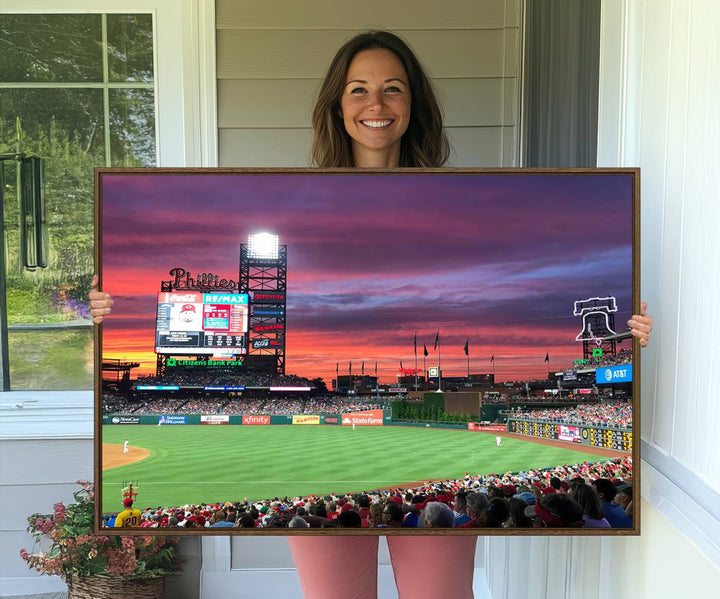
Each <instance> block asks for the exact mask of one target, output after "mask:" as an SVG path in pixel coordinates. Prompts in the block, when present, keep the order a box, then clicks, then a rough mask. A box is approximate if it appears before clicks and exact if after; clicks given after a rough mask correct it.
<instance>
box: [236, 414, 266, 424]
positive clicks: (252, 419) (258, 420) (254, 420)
mask: <svg viewBox="0 0 720 599" xmlns="http://www.w3.org/2000/svg"><path fill="white" fill-rule="evenodd" d="M242 423H243V424H270V416H243V417H242Z"/></svg>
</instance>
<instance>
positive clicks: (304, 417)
mask: <svg viewBox="0 0 720 599" xmlns="http://www.w3.org/2000/svg"><path fill="white" fill-rule="evenodd" d="M293 424H320V416H318V415H317V414H300V415H295V416H293Z"/></svg>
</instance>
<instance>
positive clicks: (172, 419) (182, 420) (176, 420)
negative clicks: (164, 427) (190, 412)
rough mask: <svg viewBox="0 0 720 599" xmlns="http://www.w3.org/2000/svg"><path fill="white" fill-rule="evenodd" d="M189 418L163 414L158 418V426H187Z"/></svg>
mask: <svg viewBox="0 0 720 599" xmlns="http://www.w3.org/2000/svg"><path fill="white" fill-rule="evenodd" d="M187 423H188V420H187V416H177V415H175V414H167V415H166V414H163V415H162V416H160V418H158V424H187Z"/></svg>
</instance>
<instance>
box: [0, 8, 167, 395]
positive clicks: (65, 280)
mask: <svg viewBox="0 0 720 599" xmlns="http://www.w3.org/2000/svg"><path fill="white" fill-rule="evenodd" d="M154 47H155V44H154V29H153V15H152V14H149V13H145V14H138V13H135V14H116V13H114V14H97V13H96V14H4V15H2V16H1V18H0V156H2V158H3V159H2V161H1V162H0V169H1V173H2V178H1V179H0V183H1V184H2V219H1V220H0V223H1V224H2V225H3V226H2V230H3V249H4V252H0V258H2V257H3V253H4V261H3V263H4V271H5V272H4V273H2V283H3V285H2V286H0V287H1V288H0V293H4V295H5V298H4V299H5V302H3V301H2V299H3V298H0V308H4V309H3V310H2V311H3V312H4V314H2V316H1V317H2V331H1V332H0V333H1V334H2V336H3V338H4V339H3V343H2V347H0V358H2V359H3V360H4V361H5V369H4V376H3V378H4V379H5V380H3V383H4V385H3V387H4V389H3V390H9V389H13V390H23V389H53V390H58V389H90V388H92V383H93V376H92V372H93V364H92V360H93V351H92V332H93V329H92V324H91V321H90V320H89V318H88V309H87V302H86V298H87V294H88V291H89V289H90V281H91V279H92V275H93V272H94V259H93V248H94V225H93V222H94V202H93V196H94V193H93V167H95V166H125V167H136V166H154V165H155V164H156V162H157V160H156V156H157V148H156V145H157V144H156V123H155V121H156V114H155V106H156V98H155V93H156V92H155V79H156V78H155V73H154V65H155V57H154V51H153V49H154ZM34 158H40V159H41V160H40V161H35V162H34V163H33V167H31V168H26V166H27V164H28V163H29V162H28V161H29V160H31V159H34ZM2 267H3V265H2V264H0V269H2ZM8 383H9V384H8Z"/></svg>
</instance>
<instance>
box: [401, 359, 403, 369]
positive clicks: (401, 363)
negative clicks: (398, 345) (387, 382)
mask: <svg viewBox="0 0 720 599" xmlns="http://www.w3.org/2000/svg"><path fill="white" fill-rule="evenodd" d="M402 369H403V367H402V360H400V370H402Z"/></svg>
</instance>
